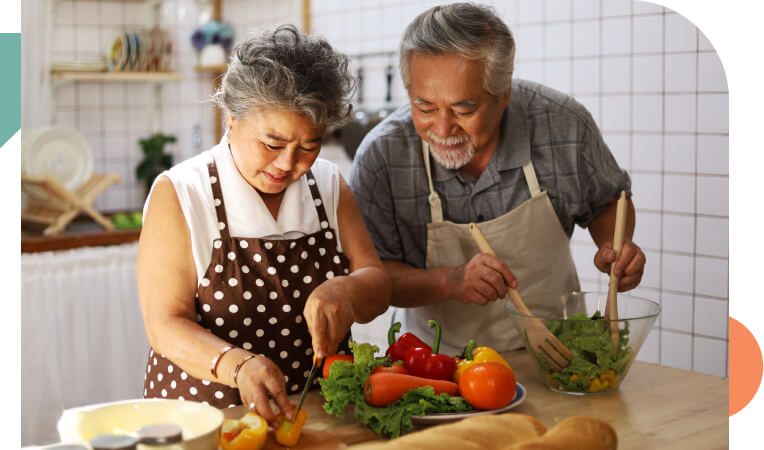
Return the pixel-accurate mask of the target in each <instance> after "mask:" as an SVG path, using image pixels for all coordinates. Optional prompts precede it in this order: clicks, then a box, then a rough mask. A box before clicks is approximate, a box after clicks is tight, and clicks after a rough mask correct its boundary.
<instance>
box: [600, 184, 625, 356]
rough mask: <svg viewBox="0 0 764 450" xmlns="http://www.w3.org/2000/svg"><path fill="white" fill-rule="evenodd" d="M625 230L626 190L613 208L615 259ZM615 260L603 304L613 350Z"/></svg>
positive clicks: (615, 334)
mask: <svg viewBox="0 0 764 450" xmlns="http://www.w3.org/2000/svg"><path fill="white" fill-rule="evenodd" d="M625 231H626V192H625V191H621V196H620V197H619V198H618V203H617V204H616V209H615V235H614V236H613V250H614V251H615V260H616V261H618V258H620V257H621V250H622V249H623V235H624V233H625ZM614 269H615V262H613V264H612V265H611V266H610V283H609V284H608V291H607V303H606V304H605V317H606V318H607V319H608V320H609V321H610V338H611V340H612V341H613V347H612V349H613V351H614V352H615V351H617V349H618V332H619V330H618V277H617V276H616V275H615V274H614V273H613V270H614Z"/></svg>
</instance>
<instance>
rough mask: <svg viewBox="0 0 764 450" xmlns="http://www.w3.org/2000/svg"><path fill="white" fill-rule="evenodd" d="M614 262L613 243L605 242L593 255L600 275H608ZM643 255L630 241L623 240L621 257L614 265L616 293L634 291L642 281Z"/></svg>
mask: <svg viewBox="0 0 764 450" xmlns="http://www.w3.org/2000/svg"><path fill="white" fill-rule="evenodd" d="M613 261H615V250H613V243H612V242H606V243H604V244H602V246H601V247H600V249H599V250H598V251H597V253H596V254H595V255H594V265H595V266H596V267H597V269H599V271H600V272H602V273H607V274H609V273H610V266H611V264H613ZM646 261H647V259H646V258H645V254H644V253H643V252H642V249H641V248H639V246H638V245H637V244H635V243H634V242H632V241H631V240H630V239H624V241H623V248H622V249H621V257H620V258H618V261H617V262H616V263H615V269H614V271H613V273H614V275H615V276H616V277H618V292H624V291H628V290H631V289H634V288H635V287H637V285H639V282H640V281H642V274H643V273H644V271H645V262H646Z"/></svg>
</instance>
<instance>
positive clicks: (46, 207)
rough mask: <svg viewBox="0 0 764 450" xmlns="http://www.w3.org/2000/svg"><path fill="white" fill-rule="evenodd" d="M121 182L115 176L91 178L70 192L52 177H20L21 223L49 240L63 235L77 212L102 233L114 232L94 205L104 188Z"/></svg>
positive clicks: (95, 175)
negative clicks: (96, 226) (22, 206)
mask: <svg viewBox="0 0 764 450" xmlns="http://www.w3.org/2000/svg"><path fill="white" fill-rule="evenodd" d="M120 181H121V179H120V177H119V176H118V175H115V174H94V175H92V176H91V177H90V179H88V180H87V181H86V182H85V183H83V184H82V185H81V186H80V187H78V188H77V189H75V190H74V191H71V190H69V189H67V188H65V187H64V186H62V185H61V183H59V182H58V181H56V180H55V179H54V178H52V177H35V176H30V175H25V174H22V175H21V191H22V192H23V193H24V194H26V196H27V198H26V205H25V206H24V209H23V210H22V211H21V223H22V225H24V226H28V227H33V228H37V229H39V228H42V234H43V235H44V236H52V235H55V234H58V233H60V232H62V231H63V230H64V229H65V228H66V226H67V225H69V224H70V223H71V222H72V220H74V219H75V218H76V217H77V216H78V215H79V214H80V212H84V213H85V214H87V215H88V216H90V217H92V218H93V220H95V221H96V222H97V223H98V224H99V225H101V226H102V227H104V228H105V229H107V230H113V229H114V225H113V224H112V223H111V221H109V219H107V218H106V217H104V216H103V215H102V214H101V213H99V212H98V211H96V210H95V208H93V202H94V201H95V199H96V197H98V196H99V195H100V194H101V193H102V192H103V191H104V190H106V188H108V187H109V186H111V185H113V184H116V183H119V182H120Z"/></svg>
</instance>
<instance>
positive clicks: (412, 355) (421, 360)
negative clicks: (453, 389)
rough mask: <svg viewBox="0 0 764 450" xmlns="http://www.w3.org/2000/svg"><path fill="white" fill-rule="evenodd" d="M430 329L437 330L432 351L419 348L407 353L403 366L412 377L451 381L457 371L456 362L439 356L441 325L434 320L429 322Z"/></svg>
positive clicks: (445, 356) (450, 358)
mask: <svg viewBox="0 0 764 450" xmlns="http://www.w3.org/2000/svg"><path fill="white" fill-rule="evenodd" d="M427 325H428V326H429V327H430V328H435V341H434V342H433V345H432V349H430V348H424V347H418V348H412V349H410V350H409V351H407V352H406V356H405V357H404V358H403V365H404V367H406V370H408V371H409V373H410V374H411V375H414V376H417V377H423V378H430V379H432V380H451V379H452V378H453V376H454V372H455V371H456V360H455V359H454V358H453V357H451V356H448V355H439V354H438V349H439V348H440V325H439V324H438V322H436V321H434V320H430V321H428V322H427Z"/></svg>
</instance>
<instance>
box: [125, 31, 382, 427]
mask: <svg viewBox="0 0 764 450" xmlns="http://www.w3.org/2000/svg"><path fill="white" fill-rule="evenodd" d="M234 53H235V56H234V57H233V58H232V62H231V64H230V66H229V68H228V72H227V73H226V75H225V77H224V78H223V81H222V85H221V87H220V89H219V90H218V92H217V93H216V94H215V98H214V99H215V101H216V103H217V104H218V105H219V106H220V107H221V108H223V110H224V111H225V112H226V114H227V119H226V120H227V128H228V129H227V133H226V137H225V138H224V139H223V140H222V141H221V142H220V144H218V145H216V146H215V147H213V148H212V149H210V150H208V151H206V152H204V153H202V154H200V155H198V156H195V157H193V158H191V159H189V160H187V161H184V162H182V163H180V164H178V165H177V166H175V167H173V168H172V169H170V170H169V171H167V172H165V173H164V174H162V175H161V176H159V177H158V178H157V181H156V182H155V183H154V186H153V188H152V190H151V193H150V195H149V198H148V199H147V201H146V206H145V222H144V228H143V231H142V233H141V239H140V244H139V253H138V270H137V271H138V288H139V294H140V303H141V311H142V314H143V319H144V323H145V327H146V333H147V336H148V340H149V343H150V344H151V348H152V349H151V352H150V354H149V358H148V363H147V367H146V379H145V384H144V388H145V389H144V396H145V397H165V398H178V399H188V400H196V401H202V402H207V403H209V404H211V405H214V406H216V407H219V408H224V407H232V406H235V405H238V404H241V403H242V402H243V403H244V404H245V405H247V406H248V408H249V409H250V410H253V411H255V412H257V413H259V414H260V415H262V416H263V417H264V418H265V419H266V420H268V421H269V422H271V423H273V421H274V420H275V419H276V415H275V413H274V409H273V407H272V405H271V400H273V401H274V402H275V404H276V405H277V407H278V410H280V411H281V412H282V413H284V414H285V415H286V416H287V418H291V416H292V414H293V412H294V407H293V405H292V404H291V403H290V402H289V401H288V399H287V395H288V394H291V393H296V392H298V391H300V390H301V389H302V387H303V386H304V384H305V382H306V381H307V377H308V373H309V369H310V367H311V364H312V358H313V357H314V356H315V357H319V358H320V357H324V356H326V355H329V354H332V353H335V352H338V351H343V350H347V342H348V338H349V330H350V326H351V325H352V324H353V322H361V323H363V322H368V321H370V320H372V319H373V318H374V317H376V316H377V315H379V314H380V313H382V312H384V311H385V310H386V308H387V306H388V304H389V300H390V282H389V279H388V277H387V275H386V274H385V272H384V271H383V269H382V265H381V262H380V260H379V258H378V256H377V254H376V251H375V249H374V246H373V245H372V243H371V240H370V239H369V237H368V234H367V232H366V229H365V228H364V224H363V221H362V219H361V216H360V213H359V211H358V208H357V207H356V204H355V201H354V199H353V196H352V194H351V192H350V189H349V188H348V186H347V184H346V183H345V180H344V179H343V178H342V176H341V175H340V174H339V172H338V169H337V166H336V165H334V164H332V163H330V162H328V161H325V160H321V159H318V155H319V152H320V150H321V142H322V138H323V136H324V135H325V134H326V132H327V130H330V129H332V128H335V127H337V126H339V125H341V124H342V123H343V122H344V121H346V119H347V118H348V117H349V113H350V111H351V107H350V104H349V99H350V97H351V96H352V89H353V81H352V78H351V76H350V75H349V73H348V71H347V66H348V61H347V58H346V57H345V56H343V55H341V54H338V53H336V52H335V51H334V50H333V49H332V47H331V46H330V45H329V44H328V43H327V42H326V41H325V40H323V39H320V38H316V37H312V36H306V35H304V34H302V33H301V32H300V31H298V30H297V29H296V28H295V27H293V26H282V27H280V28H278V29H277V30H276V31H275V32H268V33H265V34H261V35H258V36H255V37H251V38H249V39H247V40H246V41H244V42H242V43H240V44H239V45H238V46H237V47H236V49H235V50H234Z"/></svg>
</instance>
